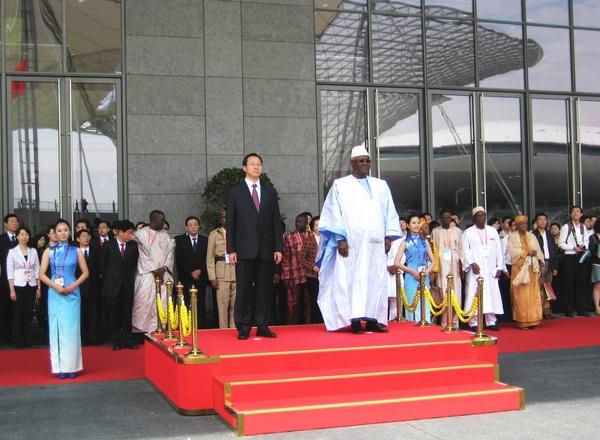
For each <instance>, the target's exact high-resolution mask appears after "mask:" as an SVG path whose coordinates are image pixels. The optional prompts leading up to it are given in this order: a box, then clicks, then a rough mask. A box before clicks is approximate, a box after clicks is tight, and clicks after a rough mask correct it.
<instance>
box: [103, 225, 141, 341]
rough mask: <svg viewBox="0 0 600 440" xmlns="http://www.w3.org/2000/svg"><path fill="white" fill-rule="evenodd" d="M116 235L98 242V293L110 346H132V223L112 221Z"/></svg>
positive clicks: (135, 253) (134, 260) (135, 257)
mask: <svg viewBox="0 0 600 440" xmlns="http://www.w3.org/2000/svg"><path fill="white" fill-rule="evenodd" d="M116 229H117V235H116V237H114V238H112V239H111V240H109V241H108V242H106V243H104V245H103V246H102V252H101V254H100V271H101V273H102V279H103V281H104V282H103V284H102V296H103V297H104V298H105V300H106V306H107V309H108V316H109V319H108V320H109V329H110V336H111V339H112V340H113V350H120V349H121V348H123V347H126V348H131V349H136V348H138V346H137V344H136V343H135V341H134V340H133V335H132V333H131V311H132V308H133V292H134V288H135V274H136V270H137V262H138V255H139V253H138V247H137V243H136V242H135V241H132V238H133V231H134V229H135V226H134V225H133V223H131V222H130V221H129V220H121V221H119V222H117V225H116Z"/></svg>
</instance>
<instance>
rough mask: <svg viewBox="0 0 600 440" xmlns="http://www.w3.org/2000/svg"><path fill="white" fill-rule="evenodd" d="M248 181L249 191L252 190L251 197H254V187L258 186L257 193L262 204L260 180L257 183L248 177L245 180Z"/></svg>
mask: <svg viewBox="0 0 600 440" xmlns="http://www.w3.org/2000/svg"><path fill="white" fill-rule="evenodd" d="M244 180H245V181H246V185H248V189H249V190H250V195H252V189H253V188H252V185H256V192H257V194H258V201H259V202H260V179H258V180H257V181H256V182H253V181H252V180H250V179H248V178H247V177H246V178H245V179H244Z"/></svg>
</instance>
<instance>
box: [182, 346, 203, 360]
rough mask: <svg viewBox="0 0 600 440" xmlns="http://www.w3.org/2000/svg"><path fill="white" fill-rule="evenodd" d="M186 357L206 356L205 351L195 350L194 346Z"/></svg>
mask: <svg viewBox="0 0 600 440" xmlns="http://www.w3.org/2000/svg"><path fill="white" fill-rule="evenodd" d="M185 357H186V358H188V359H196V358H201V357H204V353H202V352H201V351H200V350H197V349H196V350H194V349H193V348H192V349H191V350H190V351H189V352H188V354H186V355H185Z"/></svg>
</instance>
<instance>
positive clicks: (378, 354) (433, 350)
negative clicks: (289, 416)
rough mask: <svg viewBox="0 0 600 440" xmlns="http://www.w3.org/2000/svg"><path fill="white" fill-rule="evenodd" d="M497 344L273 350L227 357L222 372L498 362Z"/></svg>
mask: <svg viewBox="0 0 600 440" xmlns="http://www.w3.org/2000/svg"><path fill="white" fill-rule="evenodd" d="M497 359H498V352H497V347H496V346H490V347H473V346H471V345H470V344H449V345H419V346H411V347H407V346H400V347H386V348H378V349H369V350H367V349H365V350H356V351H355V350H350V351H348V350H341V351H318V352H312V353H311V352H298V353H295V354H270V355H267V356H253V357H237V358H235V357H229V358H228V357H223V358H221V363H220V365H219V366H218V374H219V375H223V376H225V375H229V374H239V372H240V370H239V365H240V363H243V365H244V374H268V373H277V372H289V371H312V370H315V369H316V368H318V369H319V370H327V369H330V368H331V369H339V368H369V367H375V368H381V367H382V366H386V365H404V364H406V365H410V364H414V363H415V362H419V361H422V360H427V362H432V363H435V362H453V363H456V364H457V365H460V364H466V363H468V362H469V361H472V360H477V361H481V362H488V363H497Z"/></svg>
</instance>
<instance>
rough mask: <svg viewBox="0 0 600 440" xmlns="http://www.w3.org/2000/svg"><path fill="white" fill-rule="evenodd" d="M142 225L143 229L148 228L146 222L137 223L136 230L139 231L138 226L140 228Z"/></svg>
mask: <svg viewBox="0 0 600 440" xmlns="http://www.w3.org/2000/svg"><path fill="white" fill-rule="evenodd" d="M140 225H141V226H142V227H146V226H148V225H147V224H146V222H137V223H136V224H135V229H137V228H138V226H140Z"/></svg>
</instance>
